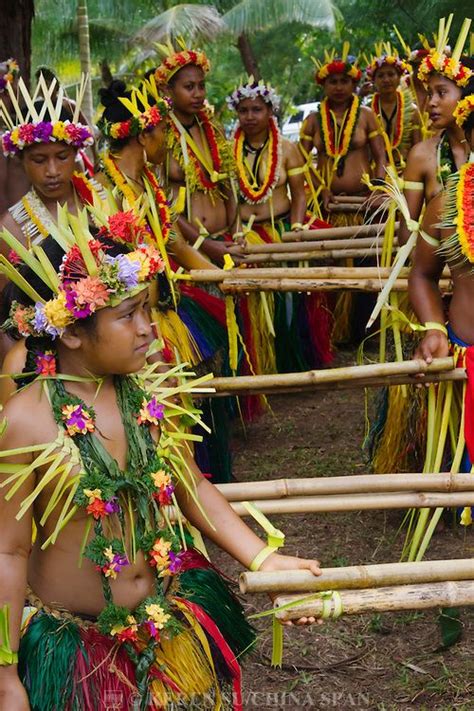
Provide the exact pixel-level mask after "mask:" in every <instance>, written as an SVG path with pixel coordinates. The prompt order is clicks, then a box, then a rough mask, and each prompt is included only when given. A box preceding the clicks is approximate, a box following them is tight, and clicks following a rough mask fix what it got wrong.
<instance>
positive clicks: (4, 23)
mask: <svg viewBox="0 0 474 711" xmlns="http://www.w3.org/2000/svg"><path fill="white" fill-rule="evenodd" d="M34 14H35V10H34V3H33V0H2V2H1V10H0V63H1V62H4V61H5V60H6V59H9V58H10V57H13V58H14V59H16V60H17V61H18V64H19V65H20V71H21V75H22V77H23V81H25V82H26V84H28V83H29V80H30V70H31V22H32V20H33V17H34Z"/></svg>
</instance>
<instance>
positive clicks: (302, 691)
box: [212, 391, 474, 711]
mask: <svg viewBox="0 0 474 711" xmlns="http://www.w3.org/2000/svg"><path fill="white" fill-rule="evenodd" d="M271 407H272V412H270V413H268V414H266V415H265V416H264V417H263V418H262V419H261V420H260V421H258V422H256V423H254V424H252V425H251V426H249V427H248V428H247V432H246V433H244V432H243V430H242V429H239V428H237V429H236V433H235V476H236V478H237V479H238V480H242V481H243V480H248V481H254V480H258V479H270V478H279V477H302V476H305V477H311V476H335V475H341V474H357V473H363V472H366V471H367V466H366V463H365V462H364V458H363V455H362V452H361V447H360V445H361V442H362V440H363V435H364V427H365V421H364V419H365V415H364V413H365V408H364V396H363V393H362V392H360V391H345V392H328V393H315V394H304V395H301V394H300V395H294V396H293V395H292V396H280V397H274V398H272V400H271ZM402 517H403V513H402V512H397V511H394V512H385V513H384V512H354V513H347V514H345V513H341V514H320V515H316V514H307V515H292V516H273V517H271V518H272V522H273V523H274V524H275V525H276V526H277V527H278V528H281V529H282V530H283V531H285V533H286V540H287V545H286V548H285V551H286V552H288V553H292V554H298V555H302V556H307V557H317V558H318V559H319V560H321V562H322V565H323V566H326V567H328V566H338V565H340V566H345V565H349V564H357V563H371V562H393V561H397V560H398V559H399V556H400V551H401V546H402V543H403V535H398V536H397V531H398V529H399V526H400V523H401V521H402ZM473 551H474V532H473V530H472V529H469V530H467V531H465V530H464V529H462V528H459V527H458V528H456V529H454V530H453V529H450V528H447V529H445V530H443V531H439V532H436V533H435V536H434V538H433V540H432V543H431V546H430V549H429V551H428V555H427V557H431V558H437V559H444V558H458V557H469V556H472V555H473ZM212 553H213V557H214V559H215V560H216V561H217V564H218V565H219V566H220V567H221V568H222V569H223V570H225V571H226V572H227V573H229V574H231V575H235V576H236V575H237V574H238V566H236V565H234V564H233V562H232V561H229V558H228V557H227V556H225V554H223V553H221V552H219V551H214V550H213V551H212ZM244 604H245V606H246V608H247V609H248V612H249V613H252V612H254V611H258V610H261V609H263V608H265V607H268V600H267V599H266V597H265V596H251V595H249V596H247V597H246V598H245V601H244ZM461 616H462V624H463V635H462V639H461V641H460V642H459V643H458V644H456V645H455V646H454V647H451V648H450V649H447V650H444V649H442V647H441V639H440V633H439V629H438V625H437V617H438V613H437V611H431V610H430V611H427V612H423V613H418V612H408V613H407V612H404V613H390V614H384V615H366V616H354V617H345V618H344V617H343V618H341V619H340V620H338V621H329V622H327V623H325V625H324V626H322V627H321V626H313V627H310V628H300V629H297V628H293V629H287V630H285V654H284V666H283V669H282V670H273V669H272V668H271V667H270V664H269V656H270V655H271V632H270V623H269V622H268V618H267V620H260V621H259V622H258V627H259V630H260V635H259V641H258V645H257V648H256V651H255V653H254V654H253V656H252V657H251V658H250V659H248V660H247V663H246V665H245V670H244V702H245V704H244V707H245V709H246V710H247V711H250V709H255V708H258V709H262V710H266V709H268V710H269V711H277V710H278V709H285V711H288V710H289V709H298V708H313V709H330V708H334V709H340V710H341V711H342V710H345V709H353V708H360V709H378V710H379V711H394V710H396V709H404V710H405V709H406V710H407V711H408V710H409V709H426V710H428V709H439V710H440V711H441V710H443V711H448V710H451V709H459V710H463V711H467V710H468V709H474V702H473V701H472V698H473V692H474V663H473V651H472V650H473V645H474V608H468V609H463V610H462V611H461Z"/></svg>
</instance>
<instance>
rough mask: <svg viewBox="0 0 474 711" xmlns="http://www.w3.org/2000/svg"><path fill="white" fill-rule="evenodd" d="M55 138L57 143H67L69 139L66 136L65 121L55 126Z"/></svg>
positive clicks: (58, 122)
mask: <svg viewBox="0 0 474 711" xmlns="http://www.w3.org/2000/svg"><path fill="white" fill-rule="evenodd" d="M53 137H54V138H55V139H56V140H57V141H65V140H66V138H67V135H66V126H65V124H64V121H57V122H56V123H54V124H53Z"/></svg>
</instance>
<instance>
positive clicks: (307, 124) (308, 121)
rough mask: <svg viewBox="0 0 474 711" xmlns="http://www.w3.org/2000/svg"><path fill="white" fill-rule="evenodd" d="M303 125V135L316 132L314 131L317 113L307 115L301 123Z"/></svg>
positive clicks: (316, 123)
mask: <svg viewBox="0 0 474 711" xmlns="http://www.w3.org/2000/svg"><path fill="white" fill-rule="evenodd" d="M303 125H304V129H305V133H308V134H309V133H311V134H313V133H314V132H315V131H316V129H317V128H318V113H317V111H312V112H311V113H310V114H308V115H307V117H306V118H305V120H304V122H303Z"/></svg>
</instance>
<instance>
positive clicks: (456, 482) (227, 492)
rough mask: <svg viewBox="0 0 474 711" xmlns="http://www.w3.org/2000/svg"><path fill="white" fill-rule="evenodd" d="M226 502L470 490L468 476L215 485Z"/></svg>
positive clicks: (359, 476)
mask: <svg viewBox="0 0 474 711" xmlns="http://www.w3.org/2000/svg"><path fill="white" fill-rule="evenodd" d="M216 487H217V488H218V489H219V491H220V492H221V493H222V494H223V495H224V496H225V498H226V499H227V501H256V502H258V501H259V500H260V499H267V500H268V499H286V498H289V497H303V496H322V495H333V494H364V493H371V494H375V493H377V492H385V493H386V492H401V491H430V492H434V491H441V492H447V493H450V492H453V491H464V492H466V491H474V476H472V474H453V473H451V472H443V473H440V474H419V473H411V474H354V475H346V476H330V477H326V476H325V477H311V478H302V479H271V480H268V481H242V482H241V481H239V482H233V483H231V484H216Z"/></svg>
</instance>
